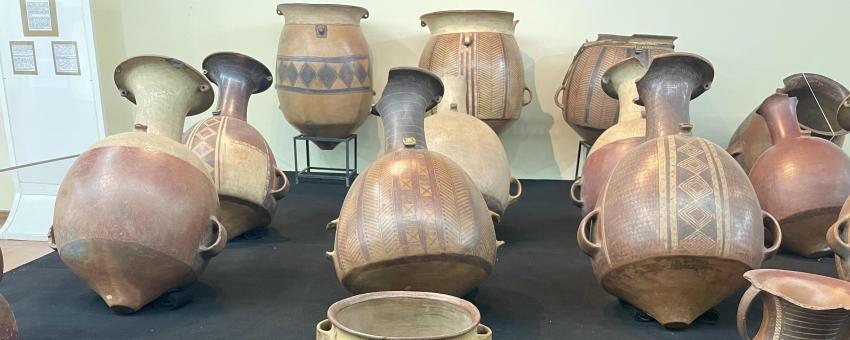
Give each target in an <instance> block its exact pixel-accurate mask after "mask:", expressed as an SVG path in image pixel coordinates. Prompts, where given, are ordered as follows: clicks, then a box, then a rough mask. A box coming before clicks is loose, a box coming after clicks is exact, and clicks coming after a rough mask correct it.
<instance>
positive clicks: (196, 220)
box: [51, 56, 227, 313]
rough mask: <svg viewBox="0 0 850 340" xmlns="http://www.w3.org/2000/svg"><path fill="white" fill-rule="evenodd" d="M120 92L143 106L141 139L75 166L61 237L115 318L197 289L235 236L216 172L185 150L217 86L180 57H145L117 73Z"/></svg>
mask: <svg viewBox="0 0 850 340" xmlns="http://www.w3.org/2000/svg"><path fill="white" fill-rule="evenodd" d="M115 84H116V85H117V86H118V89H119V91H120V93H121V95H123V96H124V97H126V98H127V99H128V100H130V101H131V102H133V103H135V104H136V124H135V131H132V132H126V133H120V134H116V135H112V136H109V137H107V138H105V139H103V140H101V141H99V142H98V143H97V144H95V145H94V146H92V147H91V148H89V149H88V150H87V151H85V152H84V153H83V154H82V155H80V157H79V158H78V159H77V161H76V162H74V164H73V165H72V166H71V168H70V170H68V173H67V174H66V175H65V178H64V179H63V180H62V184H60V186H59V192H58V194H57V196H56V207H55V209H54V213H53V227H52V229H51V239H52V244H53V246H54V247H56V248H57V249H58V251H59V257H60V258H61V259H62V262H64V263H65V265H67V266H68V268H70V269H71V271H73V272H74V274H76V275H77V276H78V277H80V278H81V279H82V280H83V281H85V282H86V283H87V284H88V285H89V287H91V288H92V289H93V290H94V291H95V292H97V293H98V294H99V295H100V296H101V298H103V300H104V301H105V302H106V304H107V305H108V306H109V307H110V308H111V309H112V310H113V311H115V312H118V313H132V312H135V311H137V310H139V309H140V308H142V306H144V305H145V304H147V303H148V302H150V301H152V300H154V299H156V298H157V297H159V296H160V295H162V294H163V293H166V292H168V291H170V290H174V289H178V288H181V287H184V286H186V285H188V284H190V283H192V282H194V281H195V280H196V279H197V278H198V276H199V275H200V274H201V272H203V270H204V268H205V267H206V265H207V262H208V261H209V259H210V258H212V257H213V256H215V255H217V254H218V253H220V252H221V251H222V250H223V249H224V246H225V244H226V242H227V230H226V229H225V227H224V226H223V225H222V224H221V223H220V222H219V220H218V216H219V202H218V195H217V194H216V190H215V186H214V185H213V182H212V179H211V178H210V175H209V172H208V171H207V168H206V165H205V164H204V162H203V161H201V159H200V158H198V156H196V155H195V154H194V153H192V152H191V151H190V150H189V149H188V148H187V147H186V146H185V145H183V144H181V143H180V138H181V134H182V131H183V121H184V119H185V118H186V115H187V114H188V115H194V114H198V113H201V112H203V111H204V110H206V109H207V108H208V107H210V105H211V104H212V102H213V91H212V89H211V87H210V83H209V82H208V81H207V80H206V78H204V76H203V75H202V74H201V73H200V72H198V71H196V70H195V69H193V68H192V67H191V66H189V65H187V64H185V63H183V62H181V61H179V60H177V59H173V58H168V57H161V56H137V57H133V58H130V59H127V60H125V61H124V62H122V63H121V64H119V65H118V67H116V68H115ZM93 212H97V213H93Z"/></svg>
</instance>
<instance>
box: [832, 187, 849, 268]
mask: <svg viewBox="0 0 850 340" xmlns="http://www.w3.org/2000/svg"><path fill="white" fill-rule="evenodd" d="M840 216H841V217H839V218H838V221H837V222H835V224H833V225H832V227H830V228H829V230H828V231H827V232H826V241H827V243H828V244H829V247H830V249H832V251H833V252H835V268H836V271H837V272H838V277H839V278H841V279H842V280H845V281H850V229H848V228H847V225H848V222H850V199H848V200H847V201H846V202H844V207H843V208H841V214H840Z"/></svg>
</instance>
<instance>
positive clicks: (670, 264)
mask: <svg viewBox="0 0 850 340" xmlns="http://www.w3.org/2000/svg"><path fill="white" fill-rule="evenodd" d="M713 76H714V70H713V68H712V66H711V64H710V63H709V62H708V61H707V60H705V59H703V58H702V57H699V56H697V55H693V54H688V53H670V54H666V55H663V56H658V57H655V58H654V59H653V60H652V63H651V65H650V66H649V68H648V69H647V71H646V74H645V75H644V76H643V77H642V78H641V79H640V80H639V81H638V82H637V88H638V92H639V94H640V101H641V104H642V105H644V106H645V108H646V128H647V141H646V142H644V143H643V144H641V145H639V146H637V147H636V148H634V149H633V150H632V151H631V152H629V153H628V154H626V156H624V157H623V159H622V160H620V162H619V163H618V164H617V165H616V166H615V168H614V170H613V171H612V173H611V176H610V177H609V179H608V181H607V183H606V185H605V187H604V189H603V191H602V193H601V196H600V197H599V200H598V201H597V205H596V209H595V210H593V211H592V212H590V213H589V214H588V215H587V216H585V217H584V219H582V221H581V224H580V225H579V229H578V235H577V236H578V241H579V247H580V249H582V250H583V251H584V252H585V253H586V254H587V255H588V256H590V257H591V259H592V263H593V271H594V273H595V275H596V277H597V279H598V280H599V282H600V283H601V284H602V287H603V288H604V289H605V290H606V291H608V292H609V293H611V294H612V295H614V296H617V297H619V298H621V299H623V300H625V301H627V302H629V303H630V304H632V305H634V306H635V307H637V308H639V309H641V310H643V311H644V312H646V313H647V314H649V315H650V316H652V317H653V318H655V319H656V320H657V321H658V322H660V323H661V324H662V325H664V326H665V327H668V328H683V327H686V326H688V325H689V324H690V323H691V322H693V320H695V319H696V318H697V317H698V316H700V315H701V314H703V313H704V312H705V311H707V310H708V309H710V308H711V307H713V306H715V305H717V304H718V303H720V301H722V300H723V299H725V298H726V297H728V296H730V295H732V294H733V293H734V292H735V291H737V290H738V289H739V288H741V287H742V286H743V285H744V284H745V281H744V280H743V279H742V277H741V275H742V274H743V273H744V272H746V271H748V270H751V269H754V268H759V267H760V266H761V263H762V261H763V260H765V259H766V258H768V257H770V256H772V255H773V254H774V253H775V252H776V250H777V249H778V247H779V242H780V240H781V234H780V232H779V229H778V225H777V224H776V222H775V220H774V219H773V218H772V217H771V216H770V214H768V213H765V212H763V211H762V210H761V208H760V207H759V203H758V199H757V198H756V195H755V192H754V190H753V187H752V185H751V184H750V183H749V180H748V179H747V176H746V174H745V173H744V172H743V170H741V168H740V167H739V166H738V165H737V164H736V163H735V160H734V159H732V157H731V156H729V155H728V154H727V153H726V152H724V150H723V149H722V148H720V147H719V146H717V145H715V144H713V143H711V142H709V141H707V140H705V139H703V138H699V137H694V136H692V135H690V129H691V125H690V122H689V120H690V119H689V114H688V109H689V108H688V105H689V101H690V100H691V99H693V98H696V97H697V96H699V95H700V94H701V93H703V92H704V91H705V90H707V89H708V88H709V86H710V84H711V81H712V79H713ZM763 221H764V222H763ZM765 224H767V225H768V226H770V227H771V229H772V230H773V232H772V234H773V235H774V237H773V242H771V243H772V245H771V246H770V247H769V248H765V246H764V240H765V235H764V228H765Z"/></svg>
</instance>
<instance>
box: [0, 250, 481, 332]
mask: <svg viewBox="0 0 850 340" xmlns="http://www.w3.org/2000/svg"><path fill="white" fill-rule="evenodd" d="M0 279H3V252H0ZM476 311H477V309H476ZM0 339H3V340H18V322H17V321H15V314H14V313H12V307H10V306H9V303H8V302H6V299H5V298H4V297H3V295H0Z"/></svg>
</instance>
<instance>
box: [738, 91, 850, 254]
mask: <svg viewBox="0 0 850 340" xmlns="http://www.w3.org/2000/svg"><path fill="white" fill-rule="evenodd" d="M795 107H797V99H796V98H794V97H788V95H786V94H781V93H777V94H773V95H771V96H770V97H767V99H765V101H764V102H763V103H762V104H761V106H760V107H759V108H758V110H757V111H756V112H757V113H758V114H759V115H760V116H762V117H763V118H764V120H765V122H766V123H767V128H768V130H769V131H770V139H771V140H772V142H773V146H771V147H770V148H768V149H767V150H766V151H765V152H764V153H762V155H761V157H759V158H758V160H756V162H755V164H753V168H752V169H751V170H750V181H752V183H753V187H754V188H755V190H756V194H757V195H758V198H759V202H761V206H762V208H764V210H766V211H767V212H769V213H771V214H773V216H775V217H776V218H777V219H778V220H779V224H780V225H782V233H783V235H784V236H785V238H784V239H783V242H782V248H783V249H786V250H788V251H790V252H793V253H795V254H798V255H803V256H808V257H820V256H824V255H827V254H829V252H830V249H829V246H828V245H827V243H826V238H825V237H824V235H826V231H827V229H828V228H829V226H830V225H832V224H833V222H835V220H836V219H837V218H838V213H839V212H840V211H841V206H842V205H843V204H844V201H845V200H846V199H847V196H850V157H847V155H846V154H844V151H842V150H841V149H840V148H839V147H838V146H836V145H835V144H832V143H830V142H828V141H827V140H825V139H822V138H815V137H809V136H804V135H802V134H801V133H800V126H799V124H798V123H797V117H798V115H797V114H796V113H795V109H794V108H795Z"/></svg>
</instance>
